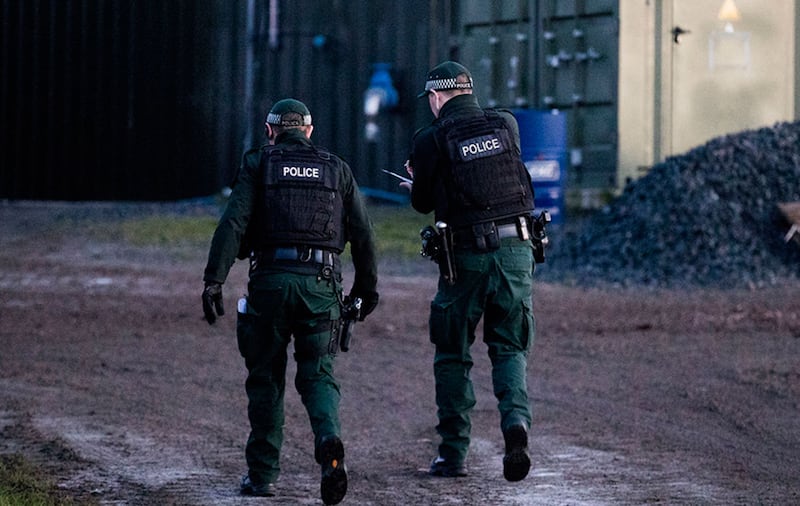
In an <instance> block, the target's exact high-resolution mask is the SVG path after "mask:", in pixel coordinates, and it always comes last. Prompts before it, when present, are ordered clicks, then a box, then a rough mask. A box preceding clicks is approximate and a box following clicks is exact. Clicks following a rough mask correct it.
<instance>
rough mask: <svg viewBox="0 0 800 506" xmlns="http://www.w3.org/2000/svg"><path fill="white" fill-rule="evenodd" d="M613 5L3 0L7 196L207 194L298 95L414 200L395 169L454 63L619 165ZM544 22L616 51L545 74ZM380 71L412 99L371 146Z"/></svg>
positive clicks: (370, 184) (1, 78)
mask: <svg viewBox="0 0 800 506" xmlns="http://www.w3.org/2000/svg"><path fill="white" fill-rule="evenodd" d="M615 12H616V0H570V1H567V0H539V1H537V0H509V1H504V2H494V1H490V0H472V1H466V0H464V1H458V0H406V1H403V2H397V1H393V0H350V1H344V0H329V1H325V2H322V1H319V0H293V1H287V0H170V1H161V0H25V1H20V0H0V23H1V26H2V34H0V59H1V61H0V65H1V66H0V121H1V122H2V123H1V124H0V128H2V130H1V131H0V198H12V199H20V198H29V199H63V200H123V199H124V200H171V199H178V198H186V197H195V196H204V195H210V194H212V193H215V192H216V191H218V190H219V189H220V188H222V187H223V186H224V185H226V184H228V183H229V182H230V181H231V179H232V177H233V175H234V173H235V170H236V167H237V166H238V164H239V160H240V156H241V153H242V151H243V150H244V149H245V147H250V146H255V145H259V144H261V143H262V142H264V136H263V118H264V114H265V112H266V111H267V110H268V109H269V107H270V106H271V104H272V103H274V102H275V101H276V100H279V99H281V98H284V97H287V96H292V97H295V98H298V99H300V100H303V101H304V102H306V103H307V104H308V106H309V108H310V109H311V112H312V115H313V116H314V123H315V130H314V134H313V140H314V141H315V142H317V143H318V144H321V145H325V146H327V147H328V148H329V149H331V150H332V151H334V152H337V153H339V154H340V155H342V156H343V157H344V158H345V159H347V160H348V161H349V162H350V164H351V166H352V167H353V169H354V172H355V174H356V177H357V178H358V180H359V183H360V184H361V186H362V187H364V188H367V189H368V190H374V192H373V193H375V194H377V195H382V196H387V197H393V196H395V197H397V198H400V199H402V198H404V197H405V194H404V192H403V191H399V190H398V189H397V185H396V181H394V180H392V179H390V178H389V177H388V176H386V175H385V174H383V173H382V172H381V169H384V168H389V169H393V170H396V171H402V164H403V162H404V161H405V159H406V156H407V150H408V147H409V142H410V139H411V136H412V134H413V132H414V131H415V130H416V129H417V128H419V127H421V126H423V125H425V124H427V123H428V122H430V120H431V119H432V116H431V114H430V111H429V110H428V105H427V101H425V100H417V99H416V98H415V97H416V94H417V93H418V92H419V90H420V88H421V87H422V85H423V81H424V76H425V74H426V72H427V70H428V69H429V68H430V67H431V66H432V65H434V64H436V63H438V62H439V61H442V60H444V59H449V58H455V59H460V60H462V61H464V63H465V64H467V65H468V66H469V67H470V68H471V69H472V70H473V73H474V74H475V77H476V83H477V84H478V85H479V88H478V90H477V93H478V95H479V99H480V100H481V103H482V104H483V105H497V106H502V107H548V106H555V107H559V108H565V109H569V111H570V113H571V116H570V119H571V129H570V141H571V142H574V143H575V144H578V145H583V144H585V145H587V146H588V145H590V144H591V145H595V144H598V145H599V144H602V145H603V146H608V147H609V148H610V149H611V151H610V152H609V153H611V155H610V156H608V157H604V158H602V157H601V158H596V157H593V158H591V159H592V160H602V162H601V165H602V167H601V168H600V169H598V170H597V171H599V172H598V173H599V174H602V175H605V174H607V173H613V170H614V167H613V164H614V155H615V153H616V152H615V149H616V147H615V145H614V144H613V142H614V139H613V135H612V132H615V121H616V116H615V112H614V107H615V103H616V102H615V100H616V97H615V96H614V95H613V90H614V89H615V87H614V85H615V79H616V75H615V70H616V67H615V63H616V54H617V52H616V48H615V47H613V45H614V44H615V43H616V38H615V35H616V34H611V35H610V36H608V37H606V36H607V35H608V34H607V33H606V32H608V31H609V30H611V29H613V28H614V24H613V23H614V20H615V17H614V16H615ZM575 27H584V28H585V33H586V34H587V35H586V36H585V37H575V36H574V33H575V32H574V31H573V28H575ZM542 30H548V31H550V32H552V33H553V34H555V35H554V37H555V38H554V39H553V40H556V41H558V42H559V43H561V42H563V43H564V47H566V48H567V52H568V53H569V54H570V55H572V56H573V57H575V58H576V57H578V55H579V53H581V54H583V55H587V54H589V53H588V48H589V47H590V46H591V47H593V48H595V49H597V50H598V51H600V53H601V54H602V55H603V58H599V59H593V60H592V59H588V58H587V61H586V62H584V63H580V64H578V63H577V62H576V61H575V60H573V61H571V62H567V61H562V62H560V65H559V66H558V67H555V66H553V65H548V62H551V63H552V62H554V60H552V59H549V58H551V56H552V55H551V54H550V53H551V51H550V49H548V48H547V47H546V45H547V44H548V43H549V41H550V39H547V40H545V39H542V37H540V35H541V32H542ZM602 44H605V45H602ZM584 46H585V47H584ZM484 53H487V54H490V55H492V56H491V57H490V58H489V60H488V61H487V60H485V59H484V58H483V55H484ZM555 54H556V55H557V54H558V53H555ZM379 62H387V63H389V64H391V75H392V77H393V80H394V86H395V87H396V89H397V91H398V96H399V103H398V104H397V106H396V107H394V108H392V109H391V110H388V111H385V112H382V113H381V114H380V115H379V116H378V118H377V120H376V122H375V123H376V124H377V126H378V127H379V129H380V133H379V136H378V138H377V139H376V140H375V141H374V142H368V141H367V139H366V137H365V134H364V129H365V126H366V118H365V115H364V113H363V107H364V105H363V95H364V92H365V90H366V89H367V87H368V84H369V80H370V76H371V74H372V72H373V67H374V64H375V63H379ZM511 62H516V63H515V64H514V63H511ZM512 83H513V84H514V86H513V87H512V86H511V84H512ZM598 83H600V85H599V86H598ZM570 90H572V91H570ZM576 90H577V91H576ZM576 93H577V94H580V93H583V97H582V98H580V99H578V100H576V99H575V98H574V96H575V94H576ZM548 97H550V98H551V99H552V100H553V101H552V102H549V103H548V102H547V101H546V99H547V98H548ZM595 111H596V112H595ZM603 149H605V147H603ZM601 151H602V149H601ZM587 158H589V157H584V163H585V161H586V160H587ZM597 171H596V172H597Z"/></svg>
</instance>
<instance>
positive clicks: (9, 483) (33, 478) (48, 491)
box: [0, 455, 96, 506]
mask: <svg viewBox="0 0 800 506" xmlns="http://www.w3.org/2000/svg"><path fill="white" fill-rule="evenodd" d="M78 504H96V502H77V501H76V500H75V499H73V498H71V497H67V496H65V495H64V493H63V492H61V491H59V490H58V488H57V487H56V484H55V483H54V482H53V481H52V480H51V479H50V478H48V477H47V476H46V475H45V474H44V472H43V471H42V470H41V469H39V468H37V467H34V466H33V465H31V464H30V463H29V462H28V461H26V460H25V459H23V458H22V457H21V456H19V455H2V456H0V506H73V505H78Z"/></svg>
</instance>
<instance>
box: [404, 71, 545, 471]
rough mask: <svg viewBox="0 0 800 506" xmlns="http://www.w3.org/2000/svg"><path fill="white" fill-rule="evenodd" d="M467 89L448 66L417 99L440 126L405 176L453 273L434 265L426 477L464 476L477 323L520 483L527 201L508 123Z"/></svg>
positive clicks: (508, 465) (524, 460)
mask: <svg viewBox="0 0 800 506" xmlns="http://www.w3.org/2000/svg"><path fill="white" fill-rule="evenodd" d="M472 89H473V79H472V75H471V74H470V72H469V70H467V68H466V67H464V66H463V65H461V64H460V63H457V62H454V61H446V62H443V63H441V64H439V65H437V66H436V67H434V68H433V69H432V70H431V71H430V73H429V74H428V77H427V80H426V82H425V89H424V90H423V91H422V93H420V95H419V96H420V97H426V98H427V99H428V104H429V105H430V109H431V111H432V112H433V115H434V116H435V117H436V119H435V120H434V121H433V123H432V124H431V125H429V126H427V127H425V128H422V129H421V130H419V131H418V132H417V133H416V134H415V136H414V139H413V141H412V148H411V155H410V158H409V161H408V162H407V165H406V168H407V170H408V172H409V174H410V175H411V176H412V177H413V184H410V185H408V184H404V186H405V187H407V188H409V189H410V190H411V204H412V206H413V207H414V209H416V210H417V211H419V212H420V213H423V214H428V213H430V212H431V211H433V212H434V216H435V220H436V222H437V229H438V230H439V232H440V233H441V234H442V236H443V237H445V238H446V239H447V241H448V244H449V251H451V252H452V253H451V254H452V256H451V259H452V262H451V264H452V265H451V267H452V270H449V269H448V270H447V271H445V270H444V269H442V267H443V261H442V260H441V259H440V260H439V267H440V271H442V275H441V276H440V278H439V286H438V291H437V293H436V296H435V297H434V299H433V301H432V302H431V314H430V321H429V325H430V339H431V342H432V343H433V344H434V345H435V355H434V376H435V383H436V404H437V406H438V412H437V414H438V418H439V423H438V425H437V427H436V429H437V432H438V433H439V435H440V436H441V443H440V444H439V454H438V456H437V457H436V458H435V459H434V460H433V462H432V463H431V467H430V473H431V474H432V475H434V476H445V477H454V476H465V475H466V474H467V467H466V458H467V453H468V450H469V444H470V428H471V421H470V411H471V410H472V408H473V407H474V406H475V395H474V392H473V388H472V383H471V380H470V378H469V373H470V369H471V367H472V357H471V355H470V347H471V345H472V344H473V342H474V341H475V329H476V327H477V325H478V322H479V320H481V318H483V322H484V337H483V340H484V341H485V342H486V344H487V346H488V352H489V357H490V359H491V362H492V381H493V387H494V394H495V396H496V397H497V400H498V408H499V411H500V424H501V431H502V433H503V437H504V442H505V456H504V457H503V475H504V477H505V478H506V479H507V480H508V481H519V480H522V479H523V478H525V476H527V474H528V471H529V469H530V457H529V456H528V453H527V446H528V429H529V427H530V423H531V414H530V407H529V403H528V394H527V386H526V367H527V358H528V351H529V349H530V346H531V343H532V341H533V336H534V318H533V313H532V310H531V287H532V278H533V248H532V244H531V241H530V227H531V218H532V212H533V190H532V186H531V180H530V177H529V175H528V172H527V170H526V169H525V166H524V164H523V163H522V160H521V158H520V147H519V146H520V143H519V142H520V141H519V127H518V125H517V122H516V120H515V119H514V116H513V115H512V114H511V113H510V112H509V111H502V110H499V111H494V110H484V109H481V107H480V106H479V105H478V101H477V99H476V98H475V96H474V95H473V94H472Z"/></svg>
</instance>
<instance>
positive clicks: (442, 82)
mask: <svg viewBox="0 0 800 506" xmlns="http://www.w3.org/2000/svg"><path fill="white" fill-rule="evenodd" d="M460 74H466V75H467V78H469V81H468V82H466V83H457V82H456V77H457V76H459V75H460ZM463 89H472V74H470V72H469V70H467V67H465V66H463V65H461V64H460V63H458V62H454V61H446V62H442V63H440V64H439V65H437V66H435V67H433V68H432V69H431V71H430V72H428V79H427V80H426V81H425V91H423V92H422V93H420V94H419V95H417V97H420V98H421V97H424V96H425V95H427V94H428V92H430V91H431V90H463Z"/></svg>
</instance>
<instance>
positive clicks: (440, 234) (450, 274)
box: [419, 210, 550, 284]
mask: <svg viewBox="0 0 800 506" xmlns="http://www.w3.org/2000/svg"><path fill="white" fill-rule="evenodd" d="M549 222H550V213H548V212H547V211H546V210H545V211H542V212H541V213H540V214H539V216H538V217H531V216H525V215H520V216H516V217H514V218H511V219H506V220H503V221H497V222H495V221H489V222H483V223H477V224H475V225H470V226H465V227H458V228H455V229H453V228H451V227H448V226H447V223H444V222H442V221H438V222H436V224H435V225H434V226H431V225H428V226H427V227H425V228H423V229H422V230H420V233H419V235H420V238H421V239H422V250H421V251H420V254H421V255H422V256H424V257H428V258H429V259H431V260H432V261H434V262H436V263H437V264H439V272H440V273H441V275H442V277H443V278H444V279H445V281H447V282H448V283H449V284H454V283H455V282H456V276H457V273H456V269H455V257H454V256H453V252H454V250H456V249H462V250H464V249H467V250H471V251H475V252H478V253H482V252H489V251H494V250H496V249H498V248H499V247H500V241H502V240H503V239H510V238H516V239H519V240H520V241H528V240H530V241H531V245H532V247H533V260H534V262H535V263H543V262H544V248H545V246H547V244H548V239H547V232H546V231H545V225H546V224H547V223H549Z"/></svg>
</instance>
